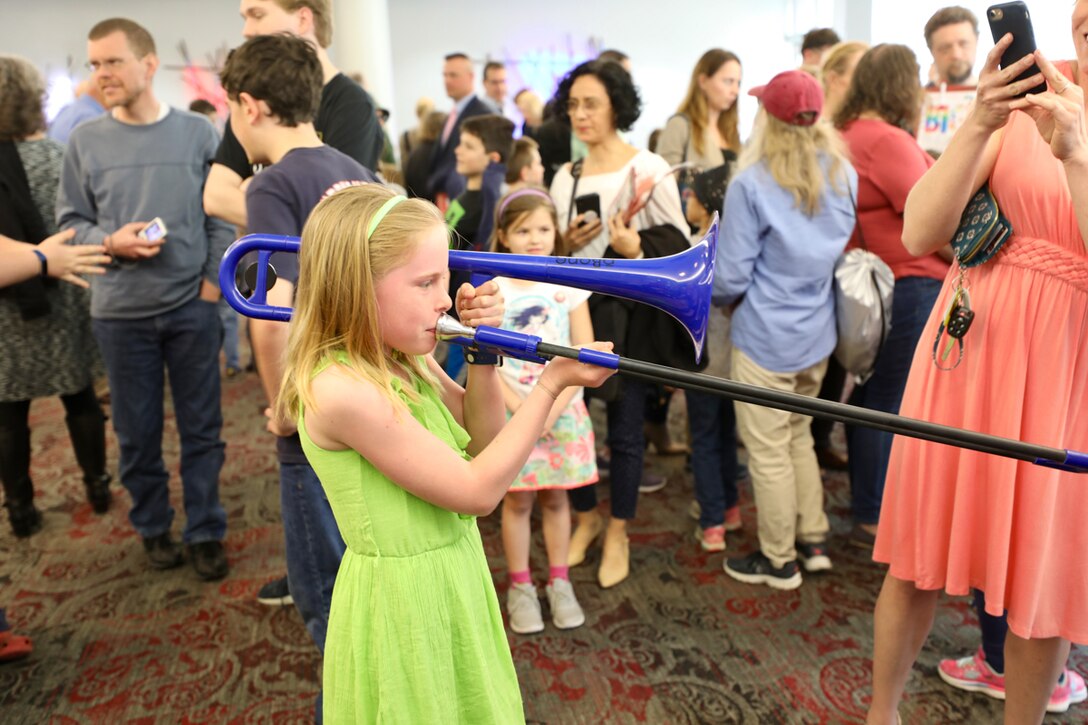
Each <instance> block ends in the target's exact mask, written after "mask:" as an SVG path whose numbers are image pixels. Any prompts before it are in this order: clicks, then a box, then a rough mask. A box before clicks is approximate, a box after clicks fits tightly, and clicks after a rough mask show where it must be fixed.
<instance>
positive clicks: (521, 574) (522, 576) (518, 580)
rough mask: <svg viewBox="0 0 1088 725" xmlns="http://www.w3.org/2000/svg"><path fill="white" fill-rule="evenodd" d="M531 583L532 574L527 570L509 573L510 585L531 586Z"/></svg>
mask: <svg viewBox="0 0 1088 725" xmlns="http://www.w3.org/2000/svg"><path fill="white" fill-rule="evenodd" d="M532 581H533V575H532V572H530V571H529V570H528V569H526V570H525V571H512V572H510V584H511V586H513V585H514V584H531V583H532Z"/></svg>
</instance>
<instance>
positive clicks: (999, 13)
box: [986, 2, 1046, 98]
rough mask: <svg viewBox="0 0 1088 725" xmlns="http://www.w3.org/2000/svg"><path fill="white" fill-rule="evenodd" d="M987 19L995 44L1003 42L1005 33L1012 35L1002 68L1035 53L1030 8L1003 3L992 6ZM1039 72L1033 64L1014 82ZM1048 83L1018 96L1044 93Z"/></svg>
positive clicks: (1023, 5) (1019, 4) (1017, 3)
mask: <svg viewBox="0 0 1088 725" xmlns="http://www.w3.org/2000/svg"><path fill="white" fill-rule="evenodd" d="M986 19H987V20H988V21H989V23H990V33H991V34H993V36H994V42H995V43H996V42H997V41H999V40H1001V38H1003V37H1004V36H1005V33H1012V43H1011V44H1010V45H1009V47H1008V48H1006V49H1005V52H1004V53H1002V54H1001V67H1002V68H1007V67H1008V66H1010V65H1012V64H1013V63H1015V62H1016V61H1018V60H1020V59H1021V58H1023V57H1024V56H1025V55H1030V54H1031V53H1034V52H1035V31H1034V30H1033V29H1032V27H1031V15H1029V14H1028V6H1027V5H1026V4H1024V3H1022V2H1012V3H1001V4H1000V5H991V6H990V7H989V8H987V9H986ZM1038 72H1039V66H1038V65H1035V64H1032V66H1031V67H1030V68H1028V69H1027V70H1025V71H1024V72H1023V73H1021V74H1020V75H1018V76H1016V78H1015V79H1014V80H1017V81H1022V80H1025V79H1026V78H1030V77H1031V76H1033V75H1035V74H1036V73H1038ZM1045 91H1046V82H1045V81H1044V82H1042V83H1040V84H1039V85H1037V86H1035V87H1034V88H1029V89H1028V90H1026V91H1024V92H1023V93H1020V94H1019V95H1017V96H1016V97H1017V98H1023V97H1024V96H1026V95H1027V94H1029V93H1044V92H1045Z"/></svg>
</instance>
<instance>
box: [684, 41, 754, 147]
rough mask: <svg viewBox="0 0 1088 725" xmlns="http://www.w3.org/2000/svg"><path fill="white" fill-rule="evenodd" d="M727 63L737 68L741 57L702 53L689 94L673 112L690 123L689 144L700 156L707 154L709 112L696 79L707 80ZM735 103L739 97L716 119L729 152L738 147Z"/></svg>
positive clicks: (715, 51) (718, 51) (713, 51)
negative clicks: (731, 63)
mask: <svg viewBox="0 0 1088 725" xmlns="http://www.w3.org/2000/svg"><path fill="white" fill-rule="evenodd" d="M730 61H732V62H734V63H736V64H737V65H740V58H738V57H737V56H736V54H734V53H731V52H729V51H728V50H722V49H721V48H711V49H710V50H708V51H707V52H705V53H703V55H702V57H700V58H699V60H698V62H696V63H695V67H694V68H693V69H692V71H691V80H690V81H689V82H688V92H687V93H686V94H685V95H684V100H683V101H681V102H680V106H679V107H678V108H677V109H676V112H677V113H682V114H684V116H686V117H687V119H688V123H690V124H691V143H692V145H693V146H694V147H695V153H697V154H699V155H702V154H704V153H705V152H706V129H707V124H706V117H707V113H708V107H707V103H706V93H704V92H703V89H702V88H700V87H699V78H700V77H706V78H710V77H711V76H712V75H714V74H715V73H717V72H718V70H719V69H720V68H721V67H722V66H723V65H725V64H726V63H729V62H730ZM738 101H739V98H738V100H737V101H733V105H732V106H730V107H729V108H728V109H726V110H725V111H722V113H721V114H720V115H719V116H718V133H720V134H721V137H722V138H723V139H724V140H725V142H726V143H727V144H729V148H731V149H739V148H740V130H739V125H738V124H739V111H738V110H737V106H738V105H739V104H738Z"/></svg>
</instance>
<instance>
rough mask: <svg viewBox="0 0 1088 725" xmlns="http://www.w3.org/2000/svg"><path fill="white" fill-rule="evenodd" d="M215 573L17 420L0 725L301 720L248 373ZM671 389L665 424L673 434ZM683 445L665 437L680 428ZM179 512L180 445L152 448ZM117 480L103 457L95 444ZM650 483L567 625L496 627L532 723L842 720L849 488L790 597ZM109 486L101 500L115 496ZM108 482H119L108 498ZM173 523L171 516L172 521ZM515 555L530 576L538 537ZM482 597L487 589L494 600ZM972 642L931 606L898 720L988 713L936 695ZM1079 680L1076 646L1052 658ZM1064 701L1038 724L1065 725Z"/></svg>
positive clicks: (273, 505)
mask: <svg viewBox="0 0 1088 725" xmlns="http://www.w3.org/2000/svg"><path fill="white" fill-rule="evenodd" d="M223 399H224V415H225V419H226V427H225V430H224V437H225V439H226V440H227V441H228V450H227V465H226V468H225V469H224V471H223V477H222V498H223V502H224V506H225V507H226V509H227V511H228V514H229V521H230V524H229V530H228V535H227V540H226V545H227V551H228V556H229V558H230V562H231V574H230V576H229V577H228V578H227V579H226V580H224V581H222V582H219V583H215V584H205V583H202V582H200V581H199V580H198V579H197V577H196V575H195V573H194V572H193V571H192V570H191V569H190V568H188V567H186V568H183V569H177V570H174V571H170V572H154V571H151V570H149V569H148V567H147V565H146V563H145V557H144V553H143V549H142V547H141V546H140V542H139V539H138V538H137V537H136V535H135V534H134V533H133V532H132V530H131V528H130V526H129V525H128V522H127V519H126V515H125V514H126V508H127V495H125V494H123V493H120V495H118V500H117V501H116V503H115V506H114V508H113V510H111V511H110V512H109V514H107V515H106V516H104V517H101V518H100V517H96V516H95V515H94V514H93V513H92V512H91V510H90V506H89V505H88V504H87V503H86V502H85V500H84V499H83V494H82V487H81V483H80V479H79V475H78V469H77V467H76V464H75V460H74V457H73V455H72V453H71V448H70V446H69V443H68V439H67V435H66V432H65V429H64V424H63V410H62V408H61V406H60V405H59V403H58V402H57V401H56V400H46V401H38V402H36V403H35V404H34V406H33V409H32V425H33V429H34V468H33V474H34V479H35V481H37V488H38V499H37V501H38V505H39V507H40V508H42V509H43V511H44V513H45V528H44V530H43V531H42V532H41V533H40V534H38V535H36V536H35V537H33V538H32V539H30V540H29V541H23V540H20V541H16V540H15V539H14V538H13V537H12V536H11V533H10V529H8V527H7V525H6V524H7V522H6V521H4V522H3V524H2V525H0V605H2V606H6V607H7V609H8V617H9V619H10V620H11V621H12V622H13V623H14V625H15V626H16V628H17V629H18V630H19V631H21V632H23V633H26V634H28V635H30V636H32V637H33V639H34V645H35V652H34V655H33V656H32V657H31V658H30V659H28V660H24V661H23V662H19V663H13V664H7V665H0V720H2V721H4V722H12V723H15V722H19V723H22V722H43V721H48V722H55V723H84V722H110V723H120V722H140V723H152V722H182V723H223V722H230V723H248V722H267V723H292V722H306V721H308V720H309V719H310V718H311V715H312V705H313V698H314V696H315V695H316V691H317V683H318V681H319V672H320V661H319V658H318V656H317V653H316V650H315V648H314V647H313V645H312V644H311V642H310V640H309V637H308V635H307V634H306V631H305V630H304V628H303V626H302V622H301V620H300V619H299V617H298V615H297V613H296V612H295V610H294V609H293V608H291V607H284V608H280V607H266V606H262V605H261V604H258V603H257V602H256V600H255V595H256V592H257V589H258V588H259V587H260V585H261V584H263V583H264V582H265V581H266V580H267V579H269V578H270V577H271V576H273V575H276V574H279V573H281V572H282V571H284V557H283V534H282V531H281V528H280V524H279V496H278V492H277V488H276V478H275V468H274V467H275V461H274V457H273V447H272V444H271V441H270V439H269V438H268V437H267V434H265V433H264V432H263V423H262V418H261V415H260V404H261V393H260V391H259V386H258V384H257V381H256V378H255V377H254V376H252V375H249V376H244V377H242V378H236V379H233V380H229V381H224V393H223ZM682 409H683V407H682V399H680V400H677V401H676V403H675V404H674V405H673V410H672V420H671V425H672V426H673V427H674V428H675V429H676V430H677V431H678V432H680V431H682ZM681 434H682V433H681ZM164 447H165V452H166V455H167V457H168V462H169V464H170V467H171V469H172V470H173V473H174V482H173V484H172V499H173V501H174V505H175V507H177V508H178V510H179V516H183V515H184V514H183V511H182V509H181V496H180V484H179V483H178V481H177V455H178V444H177V437H176V432H175V428H174V426H173V421H172V420H168V424H167V435H166V440H165V442H164ZM110 453H111V462H112V464H113V467H114V469H115V465H116V462H115V458H116V446H115V442H114V441H113V440H112V438H111V440H110ZM654 465H656V466H658V467H660V468H661V469H662V470H669V471H671V476H670V482H669V485H668V486H667V487H666V488H665V489H664V490H662V491H660V492H657V493H654V494H649V495H646V496H644V497H643V498H642V500H641V502H640V508H639V518H638V519H637V521H636V522H635V524H634V525H633V527H632V536H631V550H632V576H631V578H630V579H629V580H628V581H627V582H625V583H623V584H621V585H620V586H618V587H616V588H614V589H610V590H601V589H600V588H599V587H598V586H597V585H596V578H595V570H596V564H597V563H598V561H599V557H600V552H599V549H592V550H591V552H590V555H589V558H588V560H587V563H586V564H585V565H583V566H582V567H579V568H577V569H575V570H573V572H572V573H573V580H574V584H575V588H576V591H577V593H578V596H579V598H580V600H581V602H582V605H583V607H584V608H585V610H586V614H587V623H586V625H585V626H584V627H582V628H580V629H576V630H572V631H568V632H559V631H557V630H555V629H554V628H552V627H551V626H550V623H549V627H548V628H547V629H546V630H545V632H544V633H542V634H539V635H531V636H518V635H511V639H510V644H511V647H512V648H513V652H514V658H515V661H516V663H517V668H518V674H519V677H520V680H521V686H522V692H523V694H524V698H525V704H526V716H527V718H528V719H529V721H530V722H538V723H602V722H607V723H843V722H858V721H860V720H861V718H862V717H863V714H864V712H865V708H866V704H867V701H868V696H869V695H868V681H869V676H870V670H871V661H870V656H871V652H872V636H871V627H872V609H873V601H874V598H875V595H876V592H877V589H878V587H879V584H880V581H881V578H882V573H883V572H882V570H881V568H879V567H877V566H876V565H874V564H872V563H871V562H869V561H867V560H866V557H865V555H864V554H863V553H862V552H860V551H858V550H856V549H851V548H850V547H847V546H846V543H845V532H846V531H847V530H848V528H849V524H848V518H847V503H848V502H847V498H846V497H847V489H848V486H847V482H846V480H845V478H844V477H843V476H842V475H841V474H839V475H834V476H831V477H829V478H828V479H827V489H828V498H829V501H828V509H829V512H830V514H831V518H832V526H833V528H834V532H835V534H834V536H833V538H832V539H831V542H830V544H831V553H832V556H833V558H834V562H835V569H834V571H833V572H830V573H828V574H827V575H824V576H809V577H808V578H807V579H806V581H805V584H804V586H802V587H801V589H799V590H797V591H794V592H776V591H773V590H770V589H768V588H766V587H751V586H746V585H743V584H739V583H737V582H733V581H732V580H730V579H728V578H727V577H726V576H725V575H724V574H723V573H722V571H721V565H722V560H723V555H722V554H715V555H707V554H705V553H703V552H702V551H701V549H699V547H698V544H697V543H696V542H695V540H694V539H693V537H692V532H693V528H694V523H693V522H692V521H691V519H690V518H688V514H687V509H688V505H689V503H690V501H691V481H690V475H689V474H686V473H685V472H684V470H683V462H682V460H678V459H676V458H673V459H659V460H655V461H654ZM118 490H119V489H118ZM119 491H120V490H119ZM743 505H744V506H743V508H744V521H745V530H744V531H743V532H740V533H739V534H738V535H732V534H731V535H730V538H729V548H730V552H729V553H730V554H736V553H747V552H748V551H750V550H751V549H752V547H753V546H754V535H753V532H752V528H753V526H754V511H753V510H752V506H751V498H750V490H749V489H748V487H747V486H745V487H744V488H743ZM480 525H481V529H482V530H483V534H484V540H485V545H486V547H487V553H488V556H489V558H490V561H491V565H492V570H493V571H494V573H495V580H496V584H497V585H498V586H499V587H500V588H504V587H505V585H506V574H505V570H504V566H503V562H502V554H501V543H500V537H499V522H498V516H495V515H493V516H491V517H488V518H487V519H484V520H481V522H480ZM174 529H175V532H178V531H180V525H178V523H176V524H175V527H174ZM535 547H536V548H535V550H534V559H533V565H534V570H535V575H536V577H537V579H538V582H540V583H542V581H540V580H541V579H542V578H543V576H544V575H545V572H546V562H545V561H544V559H543V555H542V552H543V546H542V542H541V540H540V534H539V531H537V532H536V539H535ZM500 590H501V589H500ZM977 646H978V634H977V630H976V628H975V625H974V615H973V612H972V610H971V607H970V605H969V602H968V601H967V600H966V599H950V598H944V599H942V602H941V606H940V610H939V612H938V616H937V623H936V626H935V628H934V631H933V634H932V636H931V637H930V639H929V642H928V644H927V646H926V648H925V650H924V651H923V653H922V656H921V659H920V660H919V663H918V665H917V667H916V668H915V672H914V675H913V677H912V678H911V681H910V684H909V690H908V698H907V700H906V701H905V702H904V704H903V707H902V714H903V716H904V722H908V723H931V722H943V723H986V722H998V721H999V720H1000V716H1001V706H1000V703H997V702H995V701H993V700H990V699H988V698H986V697H983V696H981V695H967V694H964V693H960V692H959V691H956V690H952V689H950V688H949V687H947V686H946V685H944V684H943V683H942V682H941V681H940V680H939V679H938V678H937V676H936V669H935V668H936V664H937V661H938V659H939V658H940V657H941V656H946V655H947V654H951V653H955V654H967V653H970V652H972V651H973V650H974V649H975V648H976V647H977ZM1071 666H1073V667H1075V668H1076V669H1077V670H1078V671H1079V672H1081V673H1082V674H1086V675H1088V651H1086V650H1085V649H1075V650H1074V655H1073V658H1072V665H1071ZM1086 718H1088V706H1086V705H1079V706H1075V707H1074V708H1073V709H1071V710H1070V712H1069V713H1068V714H1067V715H1066V716H1064V717H1051V718H1048V720H1047V722H1054V723H1059V722H1065V723H1072V722H1085V721H1086Z"/></svg>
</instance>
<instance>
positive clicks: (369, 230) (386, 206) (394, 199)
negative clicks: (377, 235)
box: [366, 194, 408, 239]
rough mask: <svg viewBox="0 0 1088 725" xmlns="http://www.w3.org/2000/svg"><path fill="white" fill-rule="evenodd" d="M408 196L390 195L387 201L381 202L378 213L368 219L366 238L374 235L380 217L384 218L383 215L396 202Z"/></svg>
mask: <svg viewBox="0 0 1088 725" xmlns="http://www.w3.org/2000/svg"><path fill="white" fill-rule="evenodd" d="M407 198H408V197H406V196H403V195H400V194H398V195H397V196H394V197H392V198H391V199H389V200H388V201H387V202H385V203H384V204H382V207H381V209H378V213H377V214H375V215H374V216H373V217H371V219H370V225H369V226H368V227H367V228H366V238H367V239H370V238H371V237H372V236H374V230H375V229H377V228H378V225H379V224H381V223H382V219H385V215H386V214H388V213H389V210H390V209H392V208H393V207H395V206H396V205H397V204H399V203H401V202H402V201H405V200H406V199H407Z"/></svg>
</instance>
